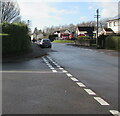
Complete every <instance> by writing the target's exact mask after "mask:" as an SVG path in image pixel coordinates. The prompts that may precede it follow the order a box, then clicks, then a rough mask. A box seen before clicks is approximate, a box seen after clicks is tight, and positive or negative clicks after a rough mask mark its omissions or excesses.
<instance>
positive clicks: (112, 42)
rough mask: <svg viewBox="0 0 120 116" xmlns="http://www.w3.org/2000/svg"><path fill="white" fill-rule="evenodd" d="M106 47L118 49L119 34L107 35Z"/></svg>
mask: <svg viewBox="0 0 120 116" xmlns="http://www.w3.org/2000/svg"><path fill="white" fill-rule="evenodd" d="M105 47H106V49H112V50H120V36H108V37H106V42H105Z"/></svg>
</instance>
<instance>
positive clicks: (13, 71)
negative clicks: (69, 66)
mask: <svg viewBox="0 0 120 116" xmlns="http://www.w3.org/2000/svg"><path fill="white" fill-rule="evenodd" d="M0 73H33V74H34V73H53V72H51V71H29V70H28V71H27V70H26V71H25V70H24V71H22V70H21V71H17V70H16V71H15V70H11V71H7V70H6V71H0ZM59 73H62V72H59Z"/></svg>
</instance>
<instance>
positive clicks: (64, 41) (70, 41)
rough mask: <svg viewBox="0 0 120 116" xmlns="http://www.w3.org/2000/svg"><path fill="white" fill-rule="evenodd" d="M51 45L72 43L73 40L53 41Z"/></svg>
mask: <svg viewBox="0 0 120 116" xmlns="http://www.w3.org/2000/svg"><path fill="white" fill-rule="evenodd" d="M53 43H74V41H73V40H54V41H53Z"/></svg>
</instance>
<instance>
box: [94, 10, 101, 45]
mask: <svg viewBox="0 0 120 116" xmlns="http://www.w3.org/2000/svg"><path fill="white" fill-rule="evenodd" d="M96 13H97V15H95V16H96V17H95V18H97V32H96V45H97V47H98V28H99V16H100V15H99V9H97V11H96Z"/></svg>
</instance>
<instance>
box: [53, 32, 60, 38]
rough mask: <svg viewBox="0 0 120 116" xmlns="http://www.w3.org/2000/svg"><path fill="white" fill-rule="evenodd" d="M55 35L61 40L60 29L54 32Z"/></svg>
mask: <svg viewBox="0 0 120 116" xmlns="http://www.w3.org/2000/svg"><path fill="white" fill-rule="evenodd" d="M53 35H55V39H56V40H59V39H60V31H55V32H54V33H53Z"/></svg>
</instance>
